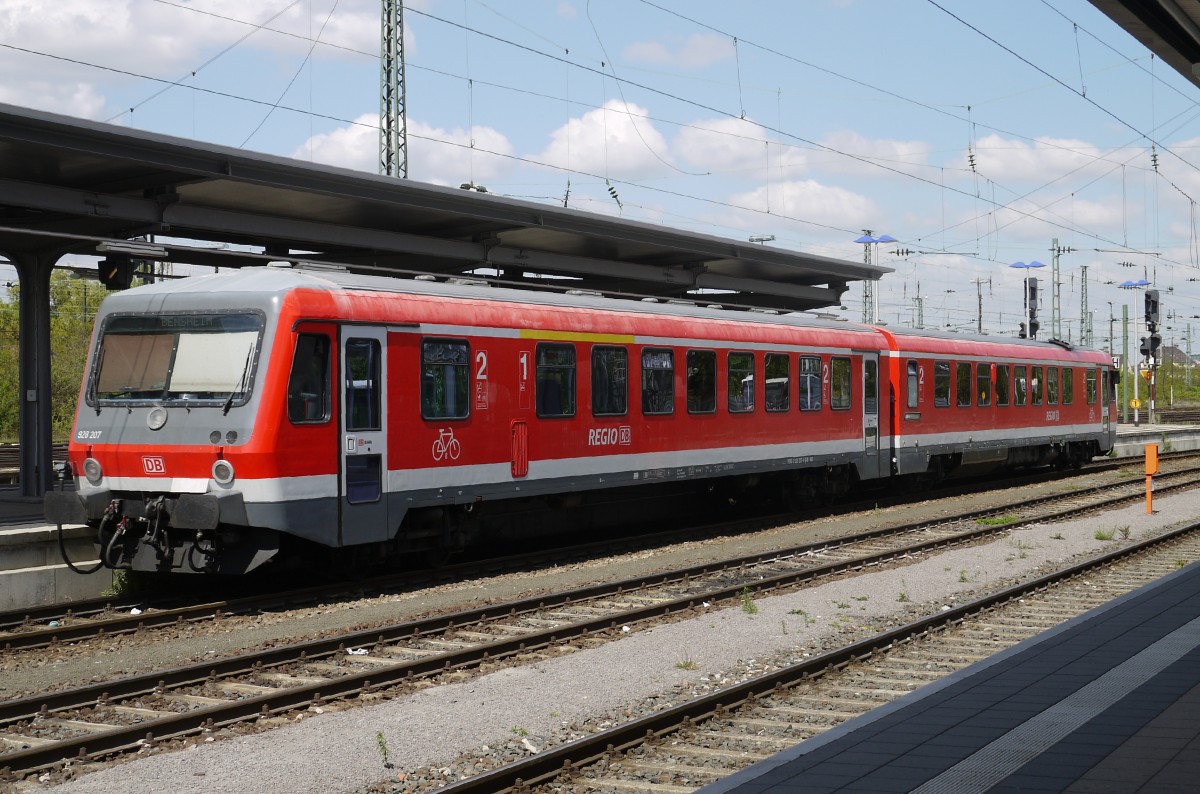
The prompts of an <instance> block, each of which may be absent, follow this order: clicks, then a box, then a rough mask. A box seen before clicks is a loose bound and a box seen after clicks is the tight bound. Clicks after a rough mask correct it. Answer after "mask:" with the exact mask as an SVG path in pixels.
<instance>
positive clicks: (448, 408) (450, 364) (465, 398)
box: [421, 339, 471, 419]
mask: <svg viewBox="0 0 1200 794" xmlns="http://www.w3.org/2000/svg"><path fill="white" fill-rule="evenodd" d="M470 362H471V346H470V345H469V344H468V343H467V342H466V340H457V339H425V340H423V341H422V342H421V418H422V419H466V418H467V415H468V414H469V413H470V411H471V400H470V394H471V370H470Z"/></svg>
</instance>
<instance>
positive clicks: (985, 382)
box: [975, 364, 992, 407]
mask: <svg viewBox="0 0 1200 794" xmlns="http://www.w3.org/2000/svg"><path fill="white" fill-rule="evenodd" d="M975 391H977V392H979V406H980V407H984V406H988V405H991V404H992V365H991V364H976V365H975Z"/></svg>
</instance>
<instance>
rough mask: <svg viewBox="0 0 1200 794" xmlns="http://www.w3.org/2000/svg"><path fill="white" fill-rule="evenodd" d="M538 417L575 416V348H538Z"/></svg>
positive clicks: (545, 345) (554, 345)
mask: <svg viewBox="0 0 1200 794" xmlns="http://www.w3.org/2000/svg"><path fill="white" fill-rule="evenodd" d="M536 387H537V415H538V416H541V417H555V416H574V415H575V345H562V344H543V345H538V346H537V384H536Z"/></svg>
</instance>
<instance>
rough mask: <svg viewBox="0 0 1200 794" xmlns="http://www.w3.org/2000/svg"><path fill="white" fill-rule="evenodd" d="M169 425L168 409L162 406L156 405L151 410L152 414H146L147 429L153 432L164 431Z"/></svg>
mask: <svg viewBox="0 0 1200 794" xmlns="http://www.w3.org/2000/svg"><path fill="white" fill-rule="evenodd" d="M166 423H167V409H166V408H163V407H162V406H161V405H156V406H154V407H153V408H151V409H150V413H148V414H146V427H148V428H150V429H151V430H162V426H163V425H165V424H166Z"/></svg>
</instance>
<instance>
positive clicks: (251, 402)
mask: <svg viewBox="0 0 1200 794" xmlns="http://www.w3.org/2000/svg"><path fill="white" fill-rule="evenodd" d="M264 326H265V318H264V316H263V313H262V312H258V311H226V312H214V311H206V312H178V313H170V312H165V313H164V312H160V313H154V314H150V313H135V312H129V313H113V314H109V315H108V316H106V317H104V318H103V319H102V321H101V322H100V325H99V328H98V332H97V341H96V345H95V349H94V350H93V353H92V357H91V360H90V362H89V368H88V375H87V380H86V382H85V384H84V389H83V394H82V399H81V400H80V406H79V411H78V414H77V416H76V422H75V431H74V435H73V438H72V443H71V450H70V458H71V468H72V470H73V471H72V473H73V475H74V480H75V485H76V488H75V490H74V491H67V490H62V491H52V492H50V493H48V494H47V495H46V501H45V513H46V518H47V520H49V521H50V522H51V523H52V524H60V525H62V524H78V523H87V524H88V525H90V526H92V527H94V528H95V530H96V536H95V542H96V547H97V553H98V556H99V560H100V562H101V564H103V565H104V566H106V567H108V568H114V569H124V570H133V571H154V572H160V573H214V574H242V573H247V572H249V571H251V570H254V569H255V568H258V567H259V566H261V565H262V564H263V563H265V562H267V561H268V560H270V559H271V558H272V557H274V556H275V554H276V553H277V552H278V550H279V534H278V532H275V531H273V530H270V529H266V528H261V527H254V526H251V525H250V521H249V520H248V519H247V515H246V503H245V498H244V493H243V483H242V481H239V472H238V468H239V467H240V466H241V465H242V463H243V462H244V461H245V460H246V459H247V455H246V443H247V441H248V440H249V439H250V437H251V435H252V432H253V429H254V417H255V413H256V408H257V400H256V398H255V391H254V382H255V380H256V374H257V370H258V361H259V358H260V356H259V353H260V351H261V350H262V349H263V336H264ZM263 358H265V357H263Z"/></svg>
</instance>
